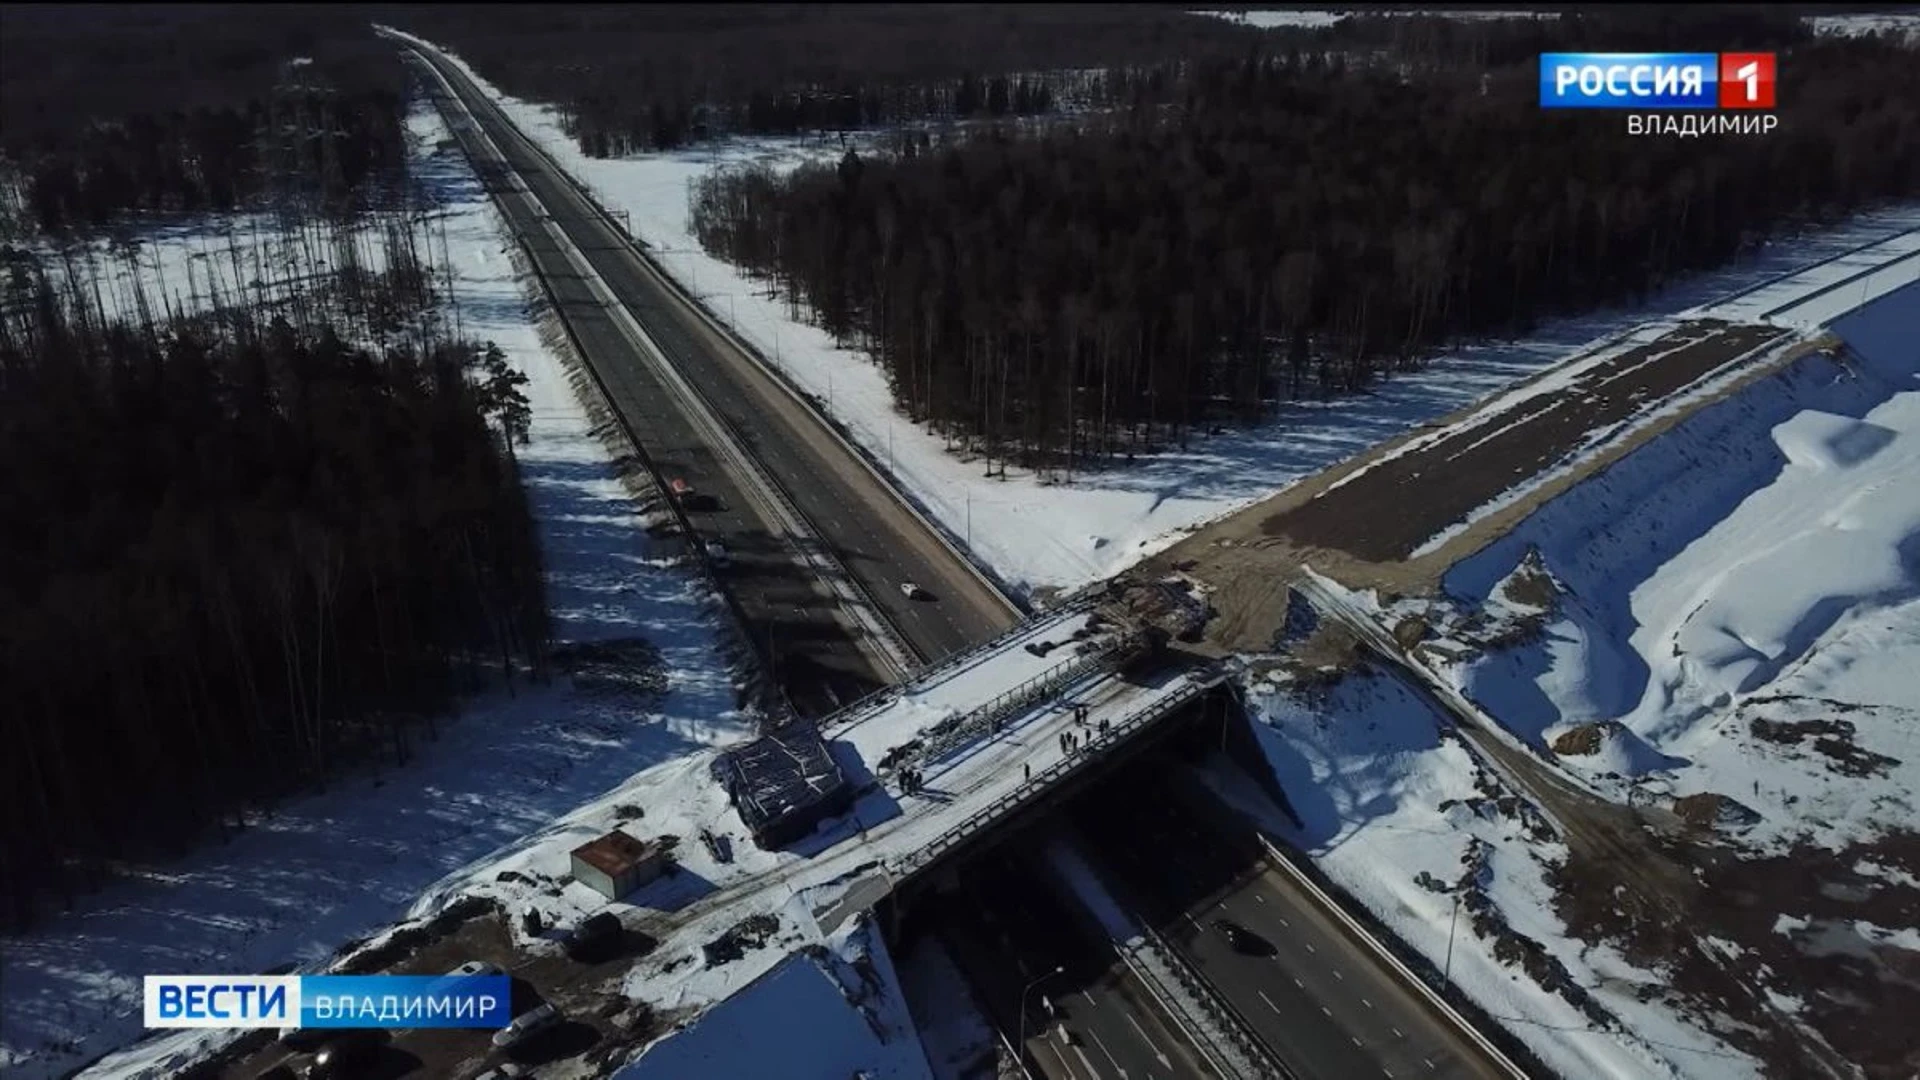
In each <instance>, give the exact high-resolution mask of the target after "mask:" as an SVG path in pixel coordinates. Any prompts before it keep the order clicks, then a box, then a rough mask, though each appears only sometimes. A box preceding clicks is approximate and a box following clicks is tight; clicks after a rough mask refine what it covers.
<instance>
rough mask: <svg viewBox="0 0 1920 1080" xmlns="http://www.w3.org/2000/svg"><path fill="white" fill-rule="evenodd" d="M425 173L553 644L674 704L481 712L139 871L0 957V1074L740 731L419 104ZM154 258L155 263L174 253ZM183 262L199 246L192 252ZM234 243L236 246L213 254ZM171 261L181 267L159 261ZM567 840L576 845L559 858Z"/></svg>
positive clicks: (469, 868) (507, 701) (459, 876)
mask: <svg viewBox="0 0 1920 1080" xmlns="http://www.w3.org/2000/svg"><path fill="white" fill-rule="evenodd" d="M409 126H410V129H411V131H412V133H413V135H414V138H415V140H416V143H417V151H418V153H419V154H420V155H421V161H420V163H419V167H420V170H421V173H422V175H423V176H424V177H425V179H426V181H427V182H428V183H429V184H430V185H431V186H432V188H433V190H434V192H435V194H436V196H437V197H438V199H439V200H440V202H441V204H442V206H443V209H444V212H445V213H446V214H447V215H448V221H447V229H448V241H449V247H450V250H451V254H452V256H453V259H452V262H453V270H454V273H455V282H454V288H455V292H456V295H457V297H458V301H459V304H460V312H461V314H460V318H461V321H462V323H463V325H464V329H465V330H466V332H467V333H468V335H470V336H473V337H476V338H480V339H491V340H493V341H495V342H497V343H498V344H499V345H500V347H501V348H502V349H503V350H504V351H505V352H506V354H507V356H508V358H509V360H510V361H511V362H512V363H513V364H514V365H515V366H516V367H518V368H519V369H520V370H522V371H524V372H525V373H526V374H527V376H528V378H529V384H528V386H527V388H526V389H527V393H528V396H529V399H530V402H531V404H532V407H533V417H532V427H531V432H530V438H531V445H530V446H528V447H525V448H523V449H522V450H521V451H520V464H521V469H522V472H523V474H524V478H525V483H526V485H527V488H528V494H529V497H530V500H531V503H532V508H533V512H534V514H535V516H536V517H537V518H538V520H539V527H540V537H541V544H542V551H543V555H544V557H545V560H546V572H547V578H548V595H549V599H550V601H551V604H552V607H553V613H554V622H555V629H556V634H557V636H558V637H559V638H560V639H562V640H564V641H571V642H593V641H625V640H628V639H634V638H644V639H646V640H647V641H648V642H650V643H651V644H652V645H653V646H654V647H655V648H657V649H658V651H659V656H660V669H661V671H662V672H663V673H664V674H665V677H666V682H667V689H666V692H665V694H664V695H659V696H652V695H638V696H636V695H634V694H621V695H607V694H605V693H594V692H588V691H587V690H586V689H585V688H576V687H574V686H573V685H571V684H570V682H569V680H568V679H566V678H565V677H564V676H563V677H560V678H558V679H557V680H556V682H555V684H554V685H551V686H547V687H528V686H524V685H522V686H518V687H516V688H515V692H514V693H513V694H511V695H509V694H508V693H506V692H505V691H496V692H491V693H488V694H486V695H484V696H482V697H480V698H478V699H476V700H473V701H471V702H470V703H468V704H467V705H466V707H464V708H463V709H462V711H461V714H460V716H459V717H458V718H457V719H455V720H453V721H451V722H449V723H447V724H445V725H443V728H442V735H441V738H440V740H439V741H438V742H437V743H432V744H427V745H423V746H421V747H419V748H418V749H419V757H418V758H417V760H416V761H415V762H414V763H412V764H411V765H409V766H407V767H405V768H404V769H398V770H395V769H392V768H391V767H387V766H382V767H381V768H380V769H379V771H377V772H374V773H371V774H363V775H359V776H354V777H349V778H345V779H343V780H341V781H340V782H339V783H338V786H337V787H336V788H335V789H334V790H332V791H329V792H327V793H325V794H320V795H315V796H312V797H308V798H302V799H299V800H297V801H294V802H291V803H288V804H287V805H285V806H283V807H281V808H280V810H279V811H278V812H277V813H276V814H275V815H274V816H273V818H271V819H270V820H261V821H256V822H255V823H254V824H253V827H252V828H250V829H248V830H247V831H246V832H245V833H243V834H241V835H239V836H237V837H235V838H234V839H233V841H232V842H231V843H228V844H225V845H209V846H208V847H206V848H204V849H202V850H201V851H198V852H196V853H195V854H193V855H191V856H189V857H187V858H185V859H182V860H180V861H178V862H176V863H172V864H168V865H165V866H160V867H148V868H142V869H139V870H135V871H130V872H129V874H128V875H127V877H126V878H125V879H124V880H122V881H120V882H118V883H116V884H115V885H113V886H112V887H111V888H109V889H107V890H106V891H104V892H102V893H100V894H97V895H93V896H87V897H82V898H80V900H79V903H78V905H77V907H76V909H75V910H74V911H72V912H70V913H67V914H65V915H63V916H60V917H58V918H54V919H51V920H50V921H49V922H47V923H46V924H45V925H43V926H41V927H40V928H38V929H37V930H36V931H34V932H33V933H31V934H29V935H26V936H23V937H18V938H10V939H7V940H6V941H5V942H4V944H3V945H0V962H3V963H4V967H5V970H6V977H5V978H4V979H0V1012H4V1015H5V1017H6V1028H5V1033H4V1037H3V1038H0V1071H4V1072H5V1073H6V1074H7V1075H8V1077H9V1078H15V1080H35V1078H39V1077H49V1076H56V1075H60V1074H62V1073H64V1072H66V1071H68V1070H71V1069H73V1068H74V1067H75V1066H76V1065H78V1064H79V1063H81V1062H82V1061H86V1060H88V1059H91V1058H94V1057H97V1056H99V1055H100V1054H102V1053H104V1052H106V1051H108V1050H110V1049H112V1048H114V1047H116V1046H120V1045H123V1044H125V1043H127V1042H129V1041H130V1040H132V1039H134V1038H136V1037H138V1036H139V1034H140V1013H139V1009H140V998H139V994H140V985H141V984H140V977H141V976H142V975H144V974H150V973H191V972H233V971H259V970H262V969H264V968H267V967H269V966H272V965H275V964H280V963H286V962H299V963H301V964H302V965H307V966H311V965H314V964H317V963H320V962H322V961H324V960H326V958H328V957H329V956H330V955H332V953H333V952H334V950H335V949H336V948H337V947H339V946H340V945H341V944H342V943H343V942H345V941H348V940H350V939H352V938H354V937H357V936H360V935H363V934H366V933H368V932H369V931H371V930H374V929H376V928H378V927H380V926H382V925H384V924H386V923H388V922H391V921H392V920H394V919H395V918H397V917H399V916H401V915H402V914H404V913H406V912H408V910H409V908H410V907H413V908H415V910H416V912H417V911H418V909H419V907H420V906H422V905H419V904H417V901H418V898H419V897H420V895H421V893H422V891H423V890H425V891H426V892H427V894H428V896H429V898H430V899H429V903H431V904H437V903H439V902H440V901H441V900H444V899H446V898H449V897H451V896H453V895H455V894H457V893H458V892H460V891H461V890H462V888H463V887H464V886H465V883H466V882H468V881H469V880H471V879H473V878H474V877H476V876H480V875H481V872H482V871H483V870H485V869H487V868H490V867H491V865H492V864H493V863H494V862H496V861H497V860H498V859H499V858H500V857H501V853H502V852H503V851H506V850H509V849H512V848H513V847H515V846H516V845H519V844H523V843H524V842H525V841H524V840H523V838H524V837H527V836H528V835H530V834H539V833H540V832H541V830H543V829H547V828H548V827H549V826H550V824H551V823H552V822H553V821H554V819H555V818H556V816H557V815H562V814H565V813H566V812H567V811H569V810H571V809H572V808H574V807H575V806H577V805H579V804H580V803H581V802H583V801H586V800H590V799H592V798H594V797H595V796H597V795H599V794H600V793H602V792H605V791H607V790H608V789H609V788H614V787H615V786H616V785H618V784H620V783H621V781H622V780H624V779H626V778H627V777H629V776H630V775H632V774H633V773H635V772H638V771H640V770H642V769H645V768H646V767H648V766H650V765H654V764H657V763H660V762H664V761H669V760H671V759H674V758H677V757H680V756H682V755H685V754H687V753H688V752H690V751H694V750H698V749H700V748H703V747H707V746H711V745H715V744H718V743H722V742H726V741H731V740H733V739H735V738H738V737H740V736H742V735H744V734H746V733H747V732H748V729H749V724H748V723H747V721H746V719H745V718H743V717H741V716H739V715H737V714H736V713H735V712H734V709H733V689H732V684H731V677H730V673H729V671H728V669H727V667H726V665H725V663H724V662H723V661H722V659H721V652H722V650H721V649H720V641H719V636H718V635H719V632H718V629H717V622H716V618H717V616H716V609H715V607H714V605H713V604H712V602H711V600H710V599H709V598H708V597H707V595H706V594H705V591H704V587H703V586H702V585H701V584H700V583H699V582H698V579H697V578H695V577H694V576H693V575H692V574H691V573H690V572H689V571H688V570H686V569H684V568H682V567H679V566H677V565H674V564H673V562H672V561H671V560H670V559H667V558H663V557H662V556H661V555H659V554H657V553H655V552H653V551H651V550H650V548H649V545H648V542H647V540H646V538H645V536H644V534H643V532H642V531H641V528H640V525H639V522H638V516H637V512H636V508H635V506H634V505H633V502H632V500H631V499H630V498H629V496H628V495H627V493H626V491H625V490H624V489H623V488H622V486H621V483H620V481H619V480H618V479H617V478H616V477H615V475H614V472H613V468H612V466H611V465H610V463H609V458H608V454H607V451H606V450H605V449H604V447H603V446H602V444H601V443H600V442H599V440H598V439H597V438H596V437H595V436H594V434H593V432H592V425H591V423H590V421H589V420H588V418H587V416H586V414H585V412H584V410H583V409H582V407H581V405H580V403H579V402H578V401H577V400H576V398H575V396H574V393H573V391H572V389H571V387H570V386H569V384H568V381H567V376H566V372H565V371H564V369H563V367H562V366H561V364H560V362H559V360H558V359H557V358H556V357H555V356H554V355H553V354H552V353H551V352H550V351H549V350H548V349H547V348H546V347H545V346H544V345H543V344H542V343H541V340H540V335H539V332H538V330H537V329H536V327H535V325H534V322H533V319H532V316H531V314H530V310H529V308H528V305H527V302H526V296H527V294H526V291H525V287H524V285H523V283H522V281H521V280H520V278H519V276H518V275H517V274H516V273H515V271H514V269H513V267H512V265H511V263H510V261H509V258H508V250H509V249H508V246H507V242H506V241H505V240H504V238H503V237H504V233H503V230H502V226H501V224H500V223H499V221H498V219H497V216H496V214H495V212H494V210H493V209H492V207H491V205H490V204H489V203H488V202H487V200H486V196H485V194H484V193H483V192H482V190H481V189H480V187H479V184H478V182H477V181H476V180H475V179H474V177H473V175H472V172H471V170H470V169H469V168H468V167H467V164H466V162H465V160H464V159H463V158H461V157H460V156H459V154H458V152H457V151H448V150H439V151H436V150H435V147H436V146H437V145H439V144H440V142H441V140H443V139H444V138H445V137H446V131H445V128H444V126H443V125H442V124H441V122H440V119H439V117H438V115H437V114H435V113H434V112H433V111H432V110H431V107H430V106H426V105H424V104H422V106H420V107H419V108H418V109H416V111H415V112H414V114H413V115H412V117H411V118H410V122H409ZM173 242H174V241H173V239H172V238H168V237H162V238H156V239H154V240H152V241H150V243H149V247H150V249H158V248H167V250H168V251H172V250H173V249H171V248H168V247H167V246H168V245H170V244H172V243H173ZM183 242H184V243H186V244H188V245H189V246H188V248H187V250H189V251H190V250H192V248H191V245H192V244H193V243H195V241H191V240H188V241H183ZM223 242H224V241H223ZM154 257H155V258H156V259H158V260H161V261H162V262H165V261H167V260H171V259H175V258H176V257H179V256H177V253H175V254H167V253H165V252H161V253H157V254H156V255H155V256H154ZM562 839H564V837H562ZM190 1041H191V1040H180V1039H176V1038H161V1039H154V1040H151V1041H149V1042H146V1043H143V1044H141V1045H140V1046H138V1047H136V1048H134V1049H133V1051H132V1052H129V1053H127V1054H123V1055H118V1056H116V1057H114V1058H112V1059H110V1060H109V1061H107V1062H103V1063H102V1064H101V1065H100V1066H99V1068H98V1070H97V1071H98V1072H100V1073H101V1074H104V1075H115V1076H124V1075H139V1074H140V1073H141V1072H142V1071H143V1070H145V1071H147V1072H148V1073H149V1074H151V1075H166V1074H169V1073H170V1072H171V1071H172V1070H173V1068H174V1066H173V1065H172V1064H171V1063H170V1062H171V1060H172V1055H173V1054H175V1053H177V1052H179V1051H180V1050H181V1049H182V1048H183V1047H185V1046H186V1045H188V1043H189V1042H190Z"/></svg>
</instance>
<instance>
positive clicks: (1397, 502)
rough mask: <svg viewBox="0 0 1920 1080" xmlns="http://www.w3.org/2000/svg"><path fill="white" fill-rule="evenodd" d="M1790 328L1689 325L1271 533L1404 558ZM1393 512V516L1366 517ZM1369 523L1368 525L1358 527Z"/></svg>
mask: <svg viewBox="0 0 1920 1080" xmlns="http://www.w3.org/2000/svg"><path fill="white" fill-rule="evenodd" d="M1785 333H1786V331H1785V330H1782V329H1780V328H1778V327H1771V326H1741V327H1731V326H1729V325H1728V324H1726V323H1723V322H1720V321H1718V320H1705V319H1703V320H1698V321H1694V322H1690V323H1686V324H1684V325H1682V326H1680V327H1678V328H1677V329H1675V330H1673V331H1672V332H1671V333H1668V334H1666V335H1665V336H1663V337H1661V338H1659V339H1658V340H1655V341H1652V342H1648V343H1647V344H1644V345H1640V346H1638V347H1636V348H1633V349H1629V350H1627V351H1625V352H1623V353H1621V354H1620V355H1619V356H1616V357H1613V358H1611V359H1609V360H1607V361H1605V362H1603V363H1600V364H1597V365H1594V366H1593V367H1592V368H1590V369H1588V370H1587V371H1586V372H1584V373H1582V375H1581V376H1580V377H1579V378H1578V379H1576V380H1575V381H1574V382H1573V384H1572V385H1570V386H1568V387H1567V388H1566V389H1564V390H1562V391H1558V392H1554V393H1545V394H1536V395H1534V396H1532V397H1530V398H1526V399H1524V400H1522V401H1520V402H1518V403H1516V404H1514V405H1512V406H1511V407H1509V408H1508V409H1506V411H1504V412H1502V413H1501V414H1499V415H1497V416H1492V417H1488V418H1487V419H1486V420H1485V421H1484V422H1482V423H1480V424H1475V425H1472V426H1467V427H1461V428H1458V429H1456V430H1453V431H1450V432H1448V433H1447V434H1445V435H1443V436H1441V437H1440V438H1438V439H1436V440H1434V441H1433V442H1431V443H1428V444H1427V445H1426V446H1424V447H1422V448H1421V449H1420V450H1419V451H1417V452H1415V453H1410V454H1402V455H1400V456H1399V457H1396V458H1392V459H1390V460H1387V461H1383V462H1380V463H1378V464H1376V465H1374V466H1373V467H1372V468H1370V469H1367V470H1366V471H1364V472H1362V473H1360V474H1359V475H1358V476H1355V477H1353V478H1352V479H1351V480H1349V481H1348V482H1347V483H1345V484H1342V485H1341V486H1340V487H1338V488H1336V489H1334V490H1333V491H1330V492H1328V493H1327V494H1326V495H1325V496H1324V497H1322V498H1319V499H1315V500H1313V501H1312V502H1309V503H1306V504H1304V505H1301V506H1296V507H1294V508H1292V509H1290V510H1286V511H1282V512H1280V513H1276V514H1273V515H1272V516H1270V517H1268V518H1267V519H1266V520H1265V521H1264V522H1262V523H1261V532H1262V533H1263V534H1265V535H1267V536H1274V537H1285V538H1286V539H1288V540H1290V541H1292V542H1293V543H1295V544H1298V545H1302V546H1306V547H1323V548H1335V549H1338V550H1340V551H1344V552H1346V553H1348V554H1349V555H1352V556H1353V557H1355V558H1358V559H1364V560H1367V561H1369V562H1388V561H1401V560H1404V559H1406V558H1407V557H1408V556H1410V555H1412V554H1413V553H1414V551H1415V550H1416V549H1418V548H1419V547H1420V546H1421V545H1423V544H1425V543H1426V542H1427V540H1428V539H1430V538H1431V537H1433V536H1434V535H1435V534H1436V533H1438V532H1440V531H1441V530H1443V529H1445V528H1446V527H1447V526H1448V525H1452V524H1454V523H1455V522H1459V521H1463V520H1465V519H1466V518H1467V516H1468V515H1469V514H1471V513H1472V512H1473V511H1474V510H1476V509H1478V508H1479V507H1481V506H1484V505H1486V504H1487V503H1488V502H1491V501H1492V500H1493V498H1494V497H1495V496H1497V495H1499V494H1500V493H1501V492H1502V491H1505V490H1506V489H1507V488H1508V487H1509V486H1511V485H1512V483H1513V480H1514V477H1515V476H1516V475H1518V476H1522V477H1527V476H1533V475H1536V474H1538V473H1539V472H1541V471H1542V470H1544V469H1547V468H1549V467H1551V466H1552V465H1553V464H1554V463H1556V462H1557V461H1559V460H1560V459H1561V458H1562V457H1563V456H1564V455H1566V454H1567V453H1569V452H1571V451H1572V450H1574V449H1575V448H1576V447H1577V446H1578V445H1579V444H1580V442H1581V441H1582V440H1583V439H1584V437H1585V436H1586V435H1587V433H1588V432H1590V431H1593V430H1596V429H1598V428H1602V427H1605V426H1608V425H1611V424H1615V423H1618V422H1620V421H1621V420H1624V419H1626V418H1627V417H1628V416H1629V415H1631V414H1632V413H1634V412H1636V411H1638V410H1640V409H1642V408H1645V407H1646V403H1647V402H1648V401H1659V400H1661V399H1662V398H1665V397H1667V396H1668V395H1670V394H1672V393H1675V392H1676V391H1679V390H1681V389H1683V388H1685V387H1687V386H1689V385H1691V384H1692V383H1694V382H1695V381H1697V380H1699V379H1700V378H1702V377H1703V376H1705V375H1707V374H1708V373H1709V372H1711V371H1713V370H1714V369H1715V368H1718V367H1720V366H1721V365H1723V364H1726V363H1727V362H1728V361H1731V360H1733V359H1735V358H1736V357H1738V356H1740V355H1741V354H1743V353H1746V352H1748V351H1750V350H1752V349H1754V348H1757V347H1759V346H1761V345H1764V344H1765V343H1767V342H1768V341H1771V340H1773V339H1775V338H1778V337H1780V336H1782V335H1783V334H1785ZM1381 506H1391V507H1395V508H1396V509H1397V510H1398V511H1399V512H1398V513H1395V514H1393V515H1382V514H1378V513H1368V512H1366V510H1367V508H1370V507H1381ZM1362 523H1364V525H1363V524H1362Z"/></svg>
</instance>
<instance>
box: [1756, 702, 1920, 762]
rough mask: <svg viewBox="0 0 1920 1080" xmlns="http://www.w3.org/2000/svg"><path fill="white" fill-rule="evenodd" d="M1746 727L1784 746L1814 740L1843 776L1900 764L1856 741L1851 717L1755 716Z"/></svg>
mask: <svg viewBox="0 0 1920 1080" xmlns="http://www.w3.org/2000/svg"><path fill="white" fill-rule="evenodd" d="M1856 708H1858V706H1856ZM1747 730H1748V731H1751V732H1752V733H1753V735H1754V737H1755V738H1758V739H1765V740H1766V741H1767V742H1770V743H1778V744H1780V745H1782V746H1798V745H1801V744H1802V743H1805V742H1807V741H1808V740H1811V741H1812V747H1813V749H1814V750H1815V751H1817V752H1819V753H1820V754H1822V755H1824V756H1825V757H1826V759H1827V767H1828V768H1830V769H1832V770H1833V771H1834V772H1837V773H1840V774H1841V775H1843V776H1857V777H1863V776H1879V775H1882V774H1884V773H1885V772H1886V771H1887V770H1888V769H1890V768H1892V767H1893V766H1895V765H1898V764H1900V762H1899V760H1898V759H1895V758H1890V757H1887V756H1886V755H1885V754H1876V753H1874V752H1873V751H1871V750H1864V749H1862V748H1860V747H1859V746H1856V745H1854V741H1853V735H1854V726H1853V722H1852V721H1850V720H1768V719H1766V718H1764V717H1759V716H1756V717H1754V718H1753V719H1752V720H1750V721H1748V723H1747Z"/></svg>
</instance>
